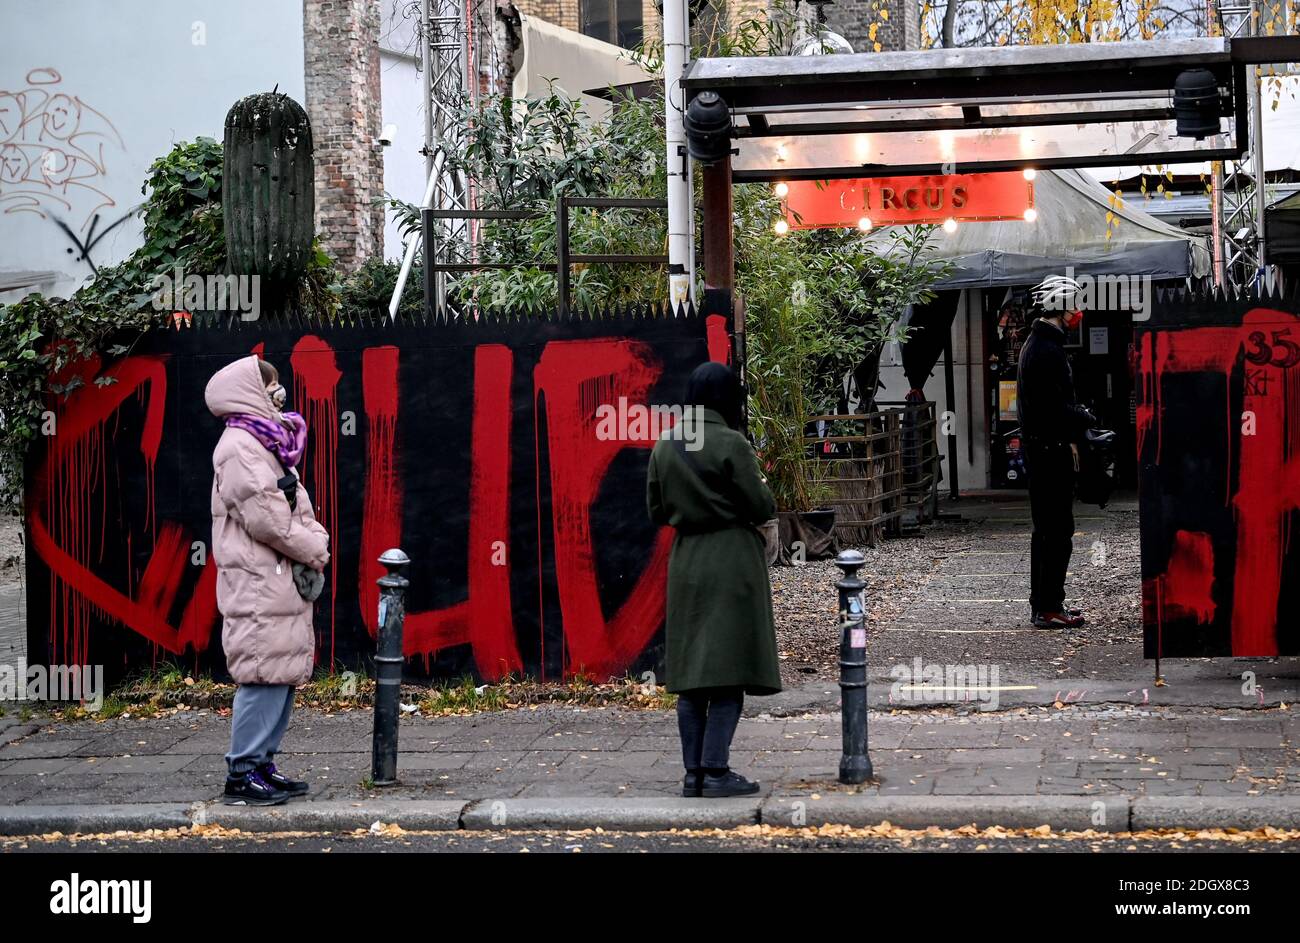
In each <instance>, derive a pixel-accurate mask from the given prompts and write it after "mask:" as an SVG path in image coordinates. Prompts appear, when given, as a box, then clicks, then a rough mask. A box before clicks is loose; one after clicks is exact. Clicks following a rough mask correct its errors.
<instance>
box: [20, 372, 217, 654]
mask: <svg viewBox="0 0 1300 943" xmlns="http://www.w3.org/2000/svg"><path fill="white" fill-rule="evenodd" d="M164 359H165V358H163V357H132V358H129V359H127V360H124V361H122V362H120V363H118V364H116V365H115V366H114V367H113V370H112V373H111V375H112V376H113V378H114V379H115V380H116V382H115V383H112V384H110V385H108V386H105V387H96V388H95V390H96V395H94V396H89V395H85V396H80V397H74V398H73V404H72V405H71V406H70V407H69V408H67V409H65V410H64V411H63V413H62V415H59V416H57V417H56V426H55V434H54V435H53V436H52V437H51V442H50V448H49V450H48V451H47V453H46V456H45V461H44V462H43V464H42V465H41V467H40V468H39V469H38V470H37V471H36V474H35V476H34V478H33V483H34V488H33V491H32V493H31V495H30V499H31V500H30V501H29V505H28V507H29V512H28V523H29V527H30V531H31V537H32V548H33V549H34V550H35V551H36V553H37V554H39V555H40V557H41V559H42V560H44V561H45V563H46V565H47V566H49V568H50V570H51V572H52V574H53V578H52V579H51V580H50V612H51V614H52V615H55V618H51V620H50V633H51V636H50V655H51V657H50V660H51V661H52V662H57V663H62V664H86V663H88V651H89V629H90V624H91V615H92V613H97V614H99V615H101V616H103V617H106V618H110V619H114V620H116V621H118V622H120V623H122V624H123V625H125V626H127V627H128V628H130V629H131V630H133V631H135V632H138V633H139V634H140V635H142V636H144V637H145V638H147V639H149V640H150V641H152V642H153V643H154V644H155V645H157V646H159V647H160V648H162V649H164V650H166V651H168V652H171V653H172V654H180V653H182V652H184V651H185V650H186V649H187V648H189V649H193V650H194V651H202V650H203V649H205V648H206V647H207V644H208V637H209V634H210V632H211V629H212V625H213V623H214V621H215V619H216V615H217V612H216V567H215V566H214V565H213V564H212V562H211V561H210V560H209V561H206V562H205V564H204V567H203V572H202V574H201V576H200V578H199V583H198V586H197V588H196V590H195V592H194V594H193V596H192V597H191V598H190V601H189V603H188V605H187V606H186V607H185V610H184V612H183V614H182V616H181V622H180V626H179V627H174V626H172V625H171V624H170V623H169V621H168V617H169V613H170V612H171V609H172V606H173V604H174V603H175V601H176V595H177V592H178V590H179V588H180V584H181V577H182V573H183V571H184V568H185V566H186V565H187V563H188V558H189V553H190V546H189V543H190V535H189V533H188V532H187V531H186V530H185V529H184V528H183V527H181V526H179V525H177V524H174V523H170V522H165V523H163V524H161V525H158V524H157V522H156V521H153V522H152V523H153V525H154V526H153V528H152V530H153V534H154V547H153V554H152V556H151V557H150V558H149V562H148V564H147V566H146V567H145V570H144V573H143V574H142V575H141V578H140V584H139V586H138V587H137V588H136V591H135V593H134V595H132V594H131V592H130V586H129V578H130V574H129V573H128V586H127V589H126V591H123V590H122V589H120V588H118V587H115V586H112V585H110V584H109V583H108V582H107V581H106V580H104V579H102V578H101V577H99V576H98V575H96V574H95V572H94V571H93V570H92V569H91V567H92V564H94V563H96V562H98V561H100V560H102V559H103V557H104V549H105V546H104V542H103V541H104V539H105V534H106V533H107V531H108V527H107V522H106V520H105V516H106V513H107V511H106V505H105V503H104V501H105V499H104V497H103V491H104V488H105V486H106V473H107V469H106V467H105V464H104V456H105V450H104V434H105V431H106V430H105V427H106V424H107V423H108V421H109V419H110V418H111V417H112V416H113V415H114V414H115V413H117V411H118V410H119V409H120V408H121V406H122V404H123V403H124V402H125V401H126V400H127V399H128V398H130V397H132V396H143V395H144V390H145V389H146V388H147V389H148V394H147V396H145V397H144V400H143V403H144V406H145V413H144V425H143V428H142V429H141V432H140V452H141V454H142V455H143V456H144V461H145V466H146V481H147V482H148V485H147V490H148V494H147V496H146V506H147V507H148V508H149V514H150V516H151V517H152V516H153V510H152V509H153V507H154V490H153V489H154V482H153V479H154V471H153V469H154V465H155V463H156V462H157V459H158V448H159V445H160V444H161V442H162V432H163V404H164V402H165V398H166V392H167V373H166V370H165V368H164ZM99 368H100V361H99V359H98V358H93V359H91V360H88V361H86V362H85V363H84V364H83V365H81V367H80V368H79V369H78V370H77V371H76V374H77V375H79V376H81V378H82V380H83V382H85V383H89V382H90V381H91V378H93V377H95V376H96V375H97V374H98V373H99ZM70 378H71V374H69V375H68V376H67V377H63V378H60V379H62V380H63V381H64V382H66V381H67V380H68V379H70ZM96 494H98V495H100V502H101V503H100V508H99V516H98V519H96V517H95V515H94V514H93V513H92V509H91V501H92V500H93V498H94V496H95V495H96ZM96 533H97V534H98V535H99V537H100V542H99V545H98V546H97V547H96V546H94V545H93V544H92V535H95V534H96Z"/></svg>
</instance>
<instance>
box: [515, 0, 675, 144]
mask: <svg viewBox="0 0 1300 943" xmlns="http://www.w3.org/2000/svg"><path fill="white" fill-rule="evenodd" d="M519 20H520V28H521V31H522V34H523V42H522V43H521V45H520V53H519V54H520V56H521V58H520V59H519V61H518V62H517V63H516V70H515V80H514V84H513V86H512V87H511V94H512V95H513V97H515V98H541V97H544V96H546V95H548V94H549V93H550V92H549V88H550V87H551V85H552V84H553V85H554V87H555V88H557V89H561V90H563V91H564V93H565V94H566V95H567V96H568V97H569V98H579V97H580V98H581V100H582V104H583V107H584V108H585V110H586V112H587V114H589V115H591V117H593V118H596V119H601V118H604V117H606V116H607V115H608V114H609V107H610V106H609V102H607V101H602V100H601V99H599V98H593V97H592V96H590V95H583V94H582V91H583V89H594V88H605V87H606V86H609V85H624V84H627V83H630V82H644V81H645V80H647V79H650V78H653V76H652V75H651V74H650V73H648V72H646V71H645V69H643V68H641V66H640V65H638V64H637V63H636V62H634V61H633V60H632V54H631V53H630V52H629V51H628V50H626V49H623V48H622V47H620V46H615V45H614V44H612V43H606V42H602V41H601V40H599V39H592V38H591V37H590V36H584V35H583V34H582V33H575V32H574V31H573V30H571V29H564V28H563V27H560V26H555V25H554V24H551V23H547V22H546V21H545V20H539V19H536V18H535V17H531V16H523V15H521V16H520V17H519Z"/></svg>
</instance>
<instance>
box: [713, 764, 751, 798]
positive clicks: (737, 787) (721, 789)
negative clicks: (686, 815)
mask: <svg viewBox="0 0 1300 943" xmlns="http://www.w3.org/2000/svg"><path fill="white" fill-rule="evenodd" d="M759 788H760V786H759V784H758V783H755V782H750V781H749V780H748V779H746V778H745V777H744V776H741V775H740V774H739V773H734V772H732V771H731V770H726V771H725V772H723V773H721V774H720V775H719V774H716V773H709V774H708V775H706V776H705V777H704V789H703V790H702V793H701V794H702V795H703V796H704V798H705V799H727V798H730V797H732V796H752V795H753V794H754V793H756V792H758V790H759Z"/></svg>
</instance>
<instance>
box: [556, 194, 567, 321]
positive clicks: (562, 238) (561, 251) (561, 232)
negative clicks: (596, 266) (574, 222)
mask: <svg viewBox="0 0 1300 943" xmlns="http://www.w3.org/2000/svg"><path fill="white" fill-rule="evenodd" d="M555 294H556V306H557V308H558V312H559V314H560V315H561V316H563V315H566V314H568V313H569V203H568V200H567V199H566V198H565V197H564V196H563V195H561V196H560V198H559V199H558V200H556V202H555Z"/></svg>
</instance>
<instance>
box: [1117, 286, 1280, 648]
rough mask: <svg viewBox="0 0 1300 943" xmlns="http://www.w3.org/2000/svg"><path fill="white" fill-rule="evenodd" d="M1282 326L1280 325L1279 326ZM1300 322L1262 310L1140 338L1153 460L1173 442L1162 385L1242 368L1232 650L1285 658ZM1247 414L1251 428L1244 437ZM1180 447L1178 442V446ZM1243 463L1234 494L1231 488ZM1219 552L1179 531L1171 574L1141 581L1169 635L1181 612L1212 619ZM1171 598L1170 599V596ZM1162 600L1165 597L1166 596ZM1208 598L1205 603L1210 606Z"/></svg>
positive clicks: (1142, 415) (1231, 454)
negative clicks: (1285, 573)
mask: <svg viewBox="0 0 1300 943" xmlns="http://www.w3.org/2000/svg"><path fill="white" fill-rule="evenodd" d="M1279 325H1280V326H1279ZM1295 326H1300V318H1297V317H1296V315H1294V314H1289V313H1286V312H1282V311H1275V310H1271V309H1267V308H1255V309H1253V310H1251V311H1249V312H1247V313H1246V314H1245V316H1244V317H1243V318H1242V323H1241V325H1240V326H1235V325H1234V326H1232V327H1218V326H1215V327H1199V328H1189V329H1184V330H1178V331H1149V332H1146V333H1144V334H1143V336H1142V341H1141V353H1140V356H1141V361H1142V363H1143V364H1144V372H1143V382H1142V385H1141V387H1140V393H1139V402H1138V406H1137V435H1138V452H1139V454H1143V451H1142V450H1143V447H1144V445H1145V443H1146V439H1147V437H1148V436H1149V435H1150V434H1151V432H1152V430H1153V429H1154V430H1155V434H1156V443H1155V447H1154V461H1155V462H1156V463H1157V464H1159V462H1160V459H1161V455H1162V454H1163V452H1164V450H1165V448H1166V447H1167V446H1168V445H1169V443H1166V442H1165V440H1164V438H1163V436H1162V422H1161V419H1162V410H1163V409H1164V408H1165V404H1164V403H1163V401H1162V388H1163V384H1164V383H1165V381H1167V380H1168V379H1169V378H1170V377H1171V376H1173V375H1175V374H1180V373H1195V372H1208V373H1217V374H1221V375H1223V376H1224V377H1228V378H1231V377H1232V376H1233V373H1234V371H1235V370H1236V369H1237V367H1238V365H1239V364H1240V365H1241V367H1242V371H1243V373H1242V376H1243V381H1244V389H1243V390H1242V391H1241V393H1242V411H1243V415H1242V416H1234V415H1232V414H1231V405H1230V404H1231V402H1232V401H1233V389H1232V384H1231V383H1228V384H1227V391H1228V392H1227V397H1226V399H1225V402H1224V416H1223V425H1222V426H1220V428H1222V429H1224V430H1225V435H1226V442H1225V449H1226V454H1227V456H1228V458H1227V461H1226V463H1225V467H1226V469H1227V472H1226V474H1225V480H1224V484H1223V488H1222V498H1223V502H1224V505H1225V506H1230V507H1231V508H1232V511H1233V514H1234V517H1235V520H1236V527H1237V539H1236V558H1235V562H1234V574H1233V591H1232V610H1231V611H1232V627H1231V646H1232V654H1233V655H1238V656H1242V655H1251V656H1267V655H1276V654H1278V646H1277V602H1278V594H1279V591H1280V589H1281V579H1282V564H1283V556H1284V553H1285V549H1286V527H1287V517H1288V515H1289V514H1290V513H1291V512H1293V511H1295V510H1296V509H1298V508H1300V460H1298V459H1297V458H1296V457H1295V456H1297V455H1300V450H1298V449H1297V445H1298V444H1300V443H1298V442H1297V441H1296V440H1297V423H1298V422H1300V380H1298V379H1297V374H1296V372H1295V370H1294V369H1293V368H1295V367H1296V366H1297V365H1300V346H1298V345H1296V344H1295V342H1294V341H1292V340H1290V335H1291V330H1292V328H1293V327H1295ZM1248 420H1249V422H1250V423H1251V426H1250V431H1249V432H1248V433H1246V434H1242V433H1243V424H1244V423H1246V422H1247V421H1248ZM1174 445H1177V443H1174ZM1234 458H1235V462H1236V466H1235V468H1236V475H1235V480H1236V481H1237V483H1238V484H1237V488H1236V492H1235V493H1233V492H1232V487H1231V482H1232V481H1233V480H1234V475H1233V468H1234V464H1233V462H1234ZM1213 566H1214V554H1213V551H1212V549H1209V548H1207V547H1206V546H1205V544H1204V543H1203V542H1202V541H1201V540H1199V539H1198V538H1196V537H1195V536H1194V535H1184V534H1181V533H1180V534H1179V535H1178V539H1177V540H1176V541H1175V543H1174V546H1173V548H1172V551H1171V556H1170V561H1169V564H1168V569H1167V571H1166V573H1165V574H1164V575H1162V576H1159V577H1156V578H1152V579H1148V580H1146V581H1145V582H1144V584H1143V604H1144V609H1145V611H1146V612H1147V613H1149V614H1150V615H1151V616H1152V617H1154V618H1155V619H1156V620H1157V625H1158V628H1159V629H1160V630H1161V632H1163V629H1164V626H1165V622H1166V621H1167V620H1169V619H1170V618H1171V617H1172V616H1173V613H1174V611H1175V610H1174V609H1171V606H1173V607H1176V611H1177V612H1178V613H1179V615H1180V616H1181V615H1186V614H1189V613H1190V614H1192V615H1194V616H1195V618H1196V619H1197V621H1208V620H1209V619H1210V618H1212V616H1213V612H1214V607H1213V603H1212V602H1209V601H1208V599H1207V597H1208V594H1209V591H1210V586H1211V585H1212V583H1213V578H1214V573H1213ZM1171 593H1172V594H1173V595H1172V596H1171V595H1170V594H1171ZM1162 597H1163V598H1162ZM1207 604H1208V607H1209V608H1208V609H1207Z"/></svg>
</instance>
